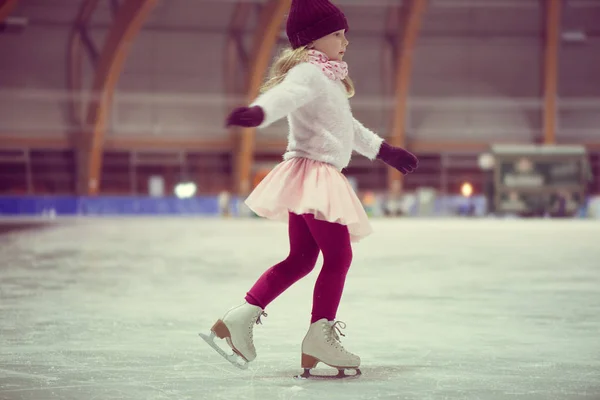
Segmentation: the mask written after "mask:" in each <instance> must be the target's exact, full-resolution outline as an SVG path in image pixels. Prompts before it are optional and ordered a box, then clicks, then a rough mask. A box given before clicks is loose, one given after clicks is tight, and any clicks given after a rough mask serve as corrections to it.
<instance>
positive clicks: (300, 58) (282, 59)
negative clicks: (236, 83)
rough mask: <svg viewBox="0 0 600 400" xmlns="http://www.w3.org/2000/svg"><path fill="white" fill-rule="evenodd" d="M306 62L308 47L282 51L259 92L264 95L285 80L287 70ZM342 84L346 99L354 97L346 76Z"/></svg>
mask: <svg viewBox="0 0 600 400" xmlns="http://www.w3.org/2000/svg"><path fill="white" fill-rule="evenodd" d="M306 61H308V46H301V47H298V48H297V49H292V48H290V47H288V48H285V49H283V50H282V51H281V53H280V54H279V56H278V57H277V58H276V60H275V62H274V63H273V65H272V66H271V70H270V71H269V76H268V78H267V80H266V81H265V83H264V84H263V85H262V86H261V88H260V92H261V93H264V92H266V91H267V90H269V89H271V88H273V87H274V86H277V85H278V84H280V83H281V82H282V81H283V80H284V79H285V76H286V75H287V73H288V72H289V70H291V69H292V68H294V67H295V66H296V65H298V64H300V63H302V62H306ZM342 83H343V84H344V87H345V88H346V92H347V93H348V97H349V98H350V97H352V96H354V93H355V89H354V82H352V79H350V77H349V76H347V77H346V78H344V80H342Z"/></svg>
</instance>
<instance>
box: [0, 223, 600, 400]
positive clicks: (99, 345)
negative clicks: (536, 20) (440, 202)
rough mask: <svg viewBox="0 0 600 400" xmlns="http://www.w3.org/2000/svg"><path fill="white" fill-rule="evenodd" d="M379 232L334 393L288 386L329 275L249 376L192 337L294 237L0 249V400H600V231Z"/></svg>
mask: <svg viewBox="0 0 600 400" xmlns="http://www.w3.org/2000/svg"><path fill="white" fill-rule="evenodd" d="M372 223H373V227H374V230H375V232H374V234H373V235H372V236H370V237H369V238H367V239H365V240H364V241H363V242H361V243H359V244H357V245H356V246H355V247H354V261H353V265H352V268H351V270H350V273H349V275H348V280H347V283H346V288H345V292H344V296H343V299H342V304H341V307H340V309H339V313H338V319H340V320H342V321H344V322H345V323H346V324H347V329H346V330H345V331H344V332H345V334H346V336H345V337H343V338H342V343H343V344H344V345H345V346H346V347H347V348H348V349H349V350H350V351H353V352H355V353H357V354H358V355H360V356H361V358H362V371H363V375H362V376H361V377H360V378H358V379H354V380H347V381H327V382H322V381H318V382H315V381H297V380H294V379H292V376H293V375H294V374H298V373H300V372H301V369H300V343H301V341H302V338H303V336H304V334H305V332H306V329H307V327H308V323H309V318H310V309H311V301H312V288H313V285H314V282H315V279H316V277H317V274H318V269H319V268H320V265H318V267H317V269H316V270H315V271H313V273H312V274H311V275H309V276H308V277H307V278H305V279H304V280H303V281H300V282H299V283H297V284H296V285H295V286H293V287H292V288H290V290H289V291H288V292H286V293H284V294H283V295H282V296H281V297H279V298H278V299H276V300H275V302H274V303H272V304H271V305H270V306H269V307H268V308H267V310H266V311H267V313H268V317H266V318H264V317H263V325H258V326H256V328H255V334H254V336H255V343H256V347H257V351H258V358H257V359H256V361H255V362H254V363H252V364H251V366H250V368H249V369H248V370H246V371H241V370H238V369H236V368H234V367H233V366H231V365H230V364H229V363H228V362H227V361H225V360H224V359H222V358H221V357H219V356H218V355H217V354H216V352H214V351H213V350H212V349H211V348H210V347H208V346H207V345H206V344H205V343H204V342H203V341H202V340H201V339H200V338H199V337H198V332H208V330H209V328H210V326H211V325H212V323H213V322H214V321H215V320H216V319H217V318H219V317H221V316H222V315H223V313H224V312H225V311H226V310H227V309H228V308H230V307H231V306H234V305H236V304H238V303H240V302H241V301H242V299H243V296H244V294H245V292H246V291H247V290H248V289H249V288H250V287H251V286H252V284H253V283H254V282H255V280H256V279H257V278H258V276H259V275H260V274H261V273H262V272H263V271H264V270H265V269H266V268H268V267H270V266H271V265H272V264H274V263H276V262H278V261H279V260H281V259H282V258H283V257H285V256H286V253H287V250H288V243H287V236H286V226H285V225H284V224H280V223H275V222H268V221H264V220H258V219H252V220H235V219H231V220H221V219H201V218H174V219H102V220H80V221H76V220H73V221H67V222H65V223H60V222H58V223H57V224H56V225H54V226H51V227H48V228H46V229H39V230H38V229H36V230H24V231H15V232H12V233H9V234H4V235H3V236H0V399H3V400H4V399H10V400H16V399H78V400H92V399H178V400H179V399H194V400H197V399H207V400H216V399H232V400H238V399H252V400H270V399H325V398H327V399H344V400H346V399H369V400H375V399H418V400H426V399H485V400H495V399H539V400H552V399H557V400H558V399H560V400H563V399H568V400H572V399H600V223H598V222H593V221H553V220H536V221H520V220H502V221H500V220H413V219H394V220H377V219H374V220H373V221H372ZM319 264H320V260H319Z"/></svg>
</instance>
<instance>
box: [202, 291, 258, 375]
mask: <svg viewBox="0 0 600 400" xmlns="http://www.w3.org/2000/svg"><path fill="white" fill-rule="evenodd" d="M261 316H265V317H266V316H267V314H266V313H265V312H264V311H263V309H262V308H260V307H258V306H254V305H252V304H249V303H246V302H245V303H244V304H241V305H239V306H237V307H234V308H232V309H231V310H229V311H227V313H226V314H225V316H224V317H223V318H222V319H219V320H217V322H215V324H214V325H213V326H212V328H211V329H210V336H207V335H205V334H203V333H200V334H199V335H200V337H202V339H204V340H205V341H206V343H208V344H209V345H210V346H211V347H212V348H213V349H215V350H216V351H217V353H219V354H220V355H221V356H223V357H224V358H225V359H226V360H227V361H229V362H230V363H232V364H233V365H235V366H236V367H238V368H241V369H246V368H248V363H249V362H250V361H253V360H254V359H255V358H256V349H255V348H254V341H253V328H254V324H261V323H262V321H261V320H260V317H261ZM215 337H218V338H219V339H225V340H226V342H227V344H228V345H229V347H231V349H232V350H233V354H227V353H226V352H225V351H224V350H223V349H221V348H220V347H219V346H218V345H217V343H216V341H215Z"/></svg>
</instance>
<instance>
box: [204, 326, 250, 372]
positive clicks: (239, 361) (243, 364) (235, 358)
mask: <svg viewBox="0 0 600 400" xmlns="http://www.w3.org/2000/svg"><path fill="white" fill-rule="evenodd" d="M198 335H200V337H201V338H202V339H204V341H205V342H206V343H208V345H209V346H210V347H212V348H213V349H214V350H215V351H216V352H217V353H219V355H221V357H223V358H224V359H226V360H227V361H229V362H230V363H231V364H233V365H234V366H236V367H238V368H239V369H248V361H246V360H245V359H244V358H243V357H242V356H240V355H239V354H237V353H236V352H235V351H234V352H233V354H227V353H225V352H224V351H223V349H221V348H220V347H219V346H217V344H216V343H215V337H216V336H215V333H214V332H212V331H211V332H210V336H207V335H205V334H203V333H198Z"/></svg>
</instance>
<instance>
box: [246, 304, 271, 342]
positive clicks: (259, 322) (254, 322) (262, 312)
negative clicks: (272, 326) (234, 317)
mask: <svg viewBox="0 0 600 400" xmlns="http://www.w3.org/2000/svg"><path fill="white" fill-rule="evenodd" d="M267 316H268V315H267V313H266V312H264V311H261V312H260V313H259V314H258V316H257V317H256V321H253V320H251V321H250V325H249V326H248V330H249V331H250V340H253V338H254V335H253V330H252V327H253V326H254V324H256V325H258V324H261V325H262V321H261V319H260V317H267Z"/></svg>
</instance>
